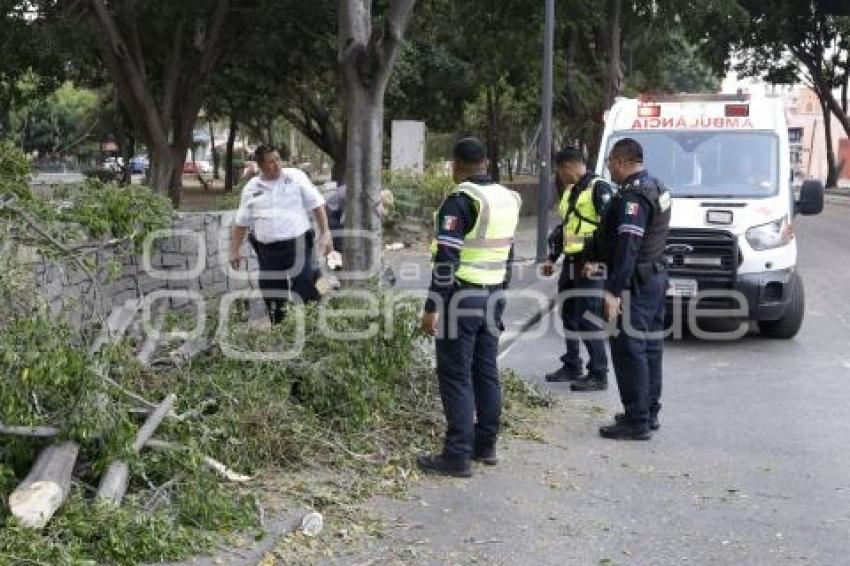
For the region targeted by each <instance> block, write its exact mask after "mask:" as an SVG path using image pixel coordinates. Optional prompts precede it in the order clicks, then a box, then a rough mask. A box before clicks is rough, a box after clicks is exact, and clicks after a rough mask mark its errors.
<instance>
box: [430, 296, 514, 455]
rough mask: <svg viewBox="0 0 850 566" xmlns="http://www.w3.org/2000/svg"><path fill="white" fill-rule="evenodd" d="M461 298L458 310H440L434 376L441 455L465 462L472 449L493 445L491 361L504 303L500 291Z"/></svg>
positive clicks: (494, 375)
mask: <svg viewBox="0 0 850 566" xmlns="http://www.w3.org/2000/svg"><path fill="white" fill-rule="evenodd" d="M463 293H464V296H463V298H461V299H460V300H458V302H457V308H452V307H451V306H447V308H443V309H441V312H440V334H439V335H438V337H437V377H438V379H439V384H440V397H441V398H442V401H443V410H444V411H445V415H446V423H447V428H446V438H445V445H444V453H445V454H446V455H447V456H450V457H455V458H469V457H470V455H471V454H472V449H473V446H480V447H489V446H492V445H494V444H495V443H496V438H497V436H498V434H499V419H500V417H501V414H502V386H501V383H500V381H499V368H498V365H497V362H496V359H497V357H498V355H499V335H500V334H501V331H502V330H504V326H503V324H502V313H503V312H504V308H505V299H504V296H503V295H502V294H501V292H500V291H484V290H478V291H474V292H473V291H463ZM447 303H448V305H452V301H451V300H449V301H448V302H447ZM488 304H489V307H488Z"/></svg>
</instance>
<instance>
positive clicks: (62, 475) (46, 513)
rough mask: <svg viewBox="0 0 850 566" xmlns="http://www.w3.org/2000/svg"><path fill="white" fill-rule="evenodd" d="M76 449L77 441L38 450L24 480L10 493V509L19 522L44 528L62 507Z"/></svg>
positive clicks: (77, 446)
mask: <svg viewBox="0 0 850 566" xmlns="http://www.w3.org/2000/svg"><path fill="white" fill-rule="evenodd" d="M79 451H80V446H79V444H77V443H76V442H70V441H68V442H62V443H59V444H51V445H50V446H48V447H47V448H45V449H44V450H42V451H41V453H40V454H39V455H38V458H37V459H36V461H35V464H34V465H33V467H32V469H31V470H30V473H29V474H28V475H27V477H26V479H24V481H23V482H22V483H21V485H19V486H18V487H17V489H15V491H13V492H12V494H11V495H10V496H9V510H10V511H11V512H12V515H13V516H14V517H15V518H17V519H18V520H19V521H20V522H21V524H22V525H24V526H26V527H31V528H33V529H41V528H44V526H45V525H47V523H48V522H49V521H50V519H51V518H52V517H53V515H54V513H56V511H57V510H58V509H59V507H61V506H62V503H64V501H65V499H67V497H68V493H69V492H70V490H71V474H72V472H73V471H74V463H75V462H76V461H77V454H78V453H79Z"/></svg>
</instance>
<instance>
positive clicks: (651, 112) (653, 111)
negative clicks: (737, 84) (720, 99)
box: [638, 103, 750, 118]
mask: <svg viewBox="0 0 850 566" xmlns="http://www.w3.org/2000/svg"><path fill="white" fill-rule="evenodd" d="M724 114H725V116H726V117H727V118H746V117H748V116H749V115H750V105H749V104H727V105H726V106H725V113H724ZM638 117H639V118H660V117H661V106H659V105H658V104H643V103H642V104H641V105H640V106H638Z"/></svg>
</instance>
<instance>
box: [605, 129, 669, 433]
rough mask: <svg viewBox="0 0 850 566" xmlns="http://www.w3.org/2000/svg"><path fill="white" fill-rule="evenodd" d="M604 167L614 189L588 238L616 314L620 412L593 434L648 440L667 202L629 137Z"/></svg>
mask: <svg viewBox="0 0 850 566" xmlns="http://www.w3.org/2000/svg"><path fill="white" fill-rule="evenodd" d="M608 170H609V171H610V172H611V178H612V179H613V180H614V182H616V183H618V184H619V185H620V190H619V191H618V194H617V195H616V196H615V197H614V199H612V201H611V204H610V206H609V208H608V211H607V212H606V214H605V217H604V218H603V221H602V225H601V227H600V229H599V231H598V232H597V236H596V238H594V243H593V253H594V254H595V255H596V257H597V259H600V260H602V261H604V262H605V263H606V264H607V266H608V278H607V282H606V293H605V299H604V305H603V306H604V312H605V318H606V319H607V320H609V321H610V320H613V319H615V318H617V331H618V332H617V334H616V335H615V336H612V337H611V339H610V344H611V358H612V362H613V365H614V372H615V373H616V375H617V385H618V387H619V389H620V399H621V401H622V402H623V408H624V409H625V411H624V412H623V413H619V414H617V415H616V416H615V422H614V423H613V424H611V425H608V426H603V427H601V428H600V429H599V433H600V435H602V436H603V437H605V438H614V439H624V440H648V439H649V438H650V437H651V434H652V433H651V431H652V430H657V429H658V427H659V424H658V412H659V410H660V409H661V402H660V399H661V361H662V347H663V332H664V305H665V298H666V291H667V275H666V273H665V269H664V265H665V264H664V247H665V244H666V240H667V232H668V230H669V227H670V210H671V203H672V200H671V197H670V193H669V191H667V189H666V188H665V187H664V185H663V184H662V183H661V182H660V181H659V180H658V179H656V178H654V177H652V176H651V175H650V174H649V173H648V172H647V171H646V169H645V168H644V165H643V148H642V147H641V146H640V144H639V143H638V142H637V141H636V140H634V139H631V138H624V139H622V140H620V141H618V142H617V143H616V144H614V147H613V148H612V149H611V153H610V154H609V156H608Z"/></svg>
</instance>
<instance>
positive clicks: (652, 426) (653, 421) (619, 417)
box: [614, 413, 661, 430]
mask: <svg viewBox="0 0 850 566" xmlns="http://www.w3.org/2000/svg"><path fill="white" fill-rule="evenodd" d="M614 420H615V421H616V422H617V424H621V423H625V422H627V421H626V413H617V414H616V415H614ZM659 428H661V423H659V422H658V414H656V413H651V414H650V415H649V430H658V429H659Z"/></svg>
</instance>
